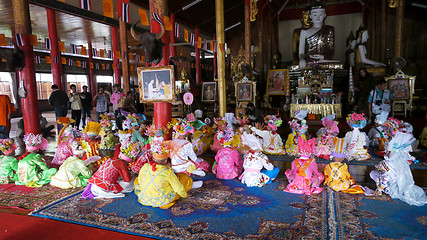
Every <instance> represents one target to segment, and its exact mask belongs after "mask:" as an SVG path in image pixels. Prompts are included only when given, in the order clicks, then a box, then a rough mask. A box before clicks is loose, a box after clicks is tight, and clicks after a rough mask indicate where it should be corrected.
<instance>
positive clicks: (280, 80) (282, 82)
mask: <svg viewBox="0 0 427 240" xmlns="http://www.w3.org/2000/svg"><path fill="white" fill-rule="evenodd" d="M286 81H289V70H288V69H270V70H268V75H267V94H269V95H285V93H286Z"/></svg>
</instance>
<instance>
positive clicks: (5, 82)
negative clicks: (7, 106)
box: [0, 72, 15, 103]
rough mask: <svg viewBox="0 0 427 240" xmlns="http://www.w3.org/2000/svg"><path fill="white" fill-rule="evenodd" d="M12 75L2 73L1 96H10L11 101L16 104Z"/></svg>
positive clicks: (0, 80)
mask: <svg viewBox="0 0 427 240" xmlns="http://www.w3.org/2000/svg"><path fill="white" fill-rule="evenodd" d="M12 74H15V73H9V72H0V94H1V95H9V98H10V101H12V103H15V98H14V97H13V92H12V86H13V82H12V81H13V78H12Z"/></svg>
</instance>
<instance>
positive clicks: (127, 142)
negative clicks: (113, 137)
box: [118, 130, 141, 162]
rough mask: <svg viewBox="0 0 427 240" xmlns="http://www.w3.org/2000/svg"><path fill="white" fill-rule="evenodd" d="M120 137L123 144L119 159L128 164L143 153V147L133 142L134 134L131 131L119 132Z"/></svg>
mask: <svg viewBox="0 0 427 240" xmlns="http://www.w3.org/2000/svg"><path fill="white" fill-rule="evenodd" d="M118 136H119V139H120V144H121V145H120V153H119V158H120V159H123V160H125V161H126V162H132V160H133V159H134V158H136V157H138V156H139V154H140V153H141V145H140V144H139V142H132V141H131V137H132V132H131V131H129V130H124V131H119V134H118Z"/></svg>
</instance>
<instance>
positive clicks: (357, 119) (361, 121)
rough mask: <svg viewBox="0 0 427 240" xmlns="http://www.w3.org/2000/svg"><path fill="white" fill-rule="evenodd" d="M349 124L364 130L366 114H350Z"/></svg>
mask: <svg viewBox="0 0 427 240" xmlns="http://www.w3.org/2000/svg"><path fill="white" fill-rule="evenodd" d="M347 123H348V125H350V126H352V127H354V128H360V129H362V128H364V127H365V126H366V118H365V114H363V113H362V114H358V113H356V112H354V113H352V114H349V115H348V117H347Z"/></svg>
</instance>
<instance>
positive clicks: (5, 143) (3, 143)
mask: <svg viewBox="0 0 427 240" xmlns="http://www.w3.org/2000/svg"><path fill="white" fill-rule="evenodd" d="M13 143H14V141H13V139H12V138H6V139H0V151H2V152H6V151H8V150H10V149H11V148H12V147H13Z"/></svg>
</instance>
